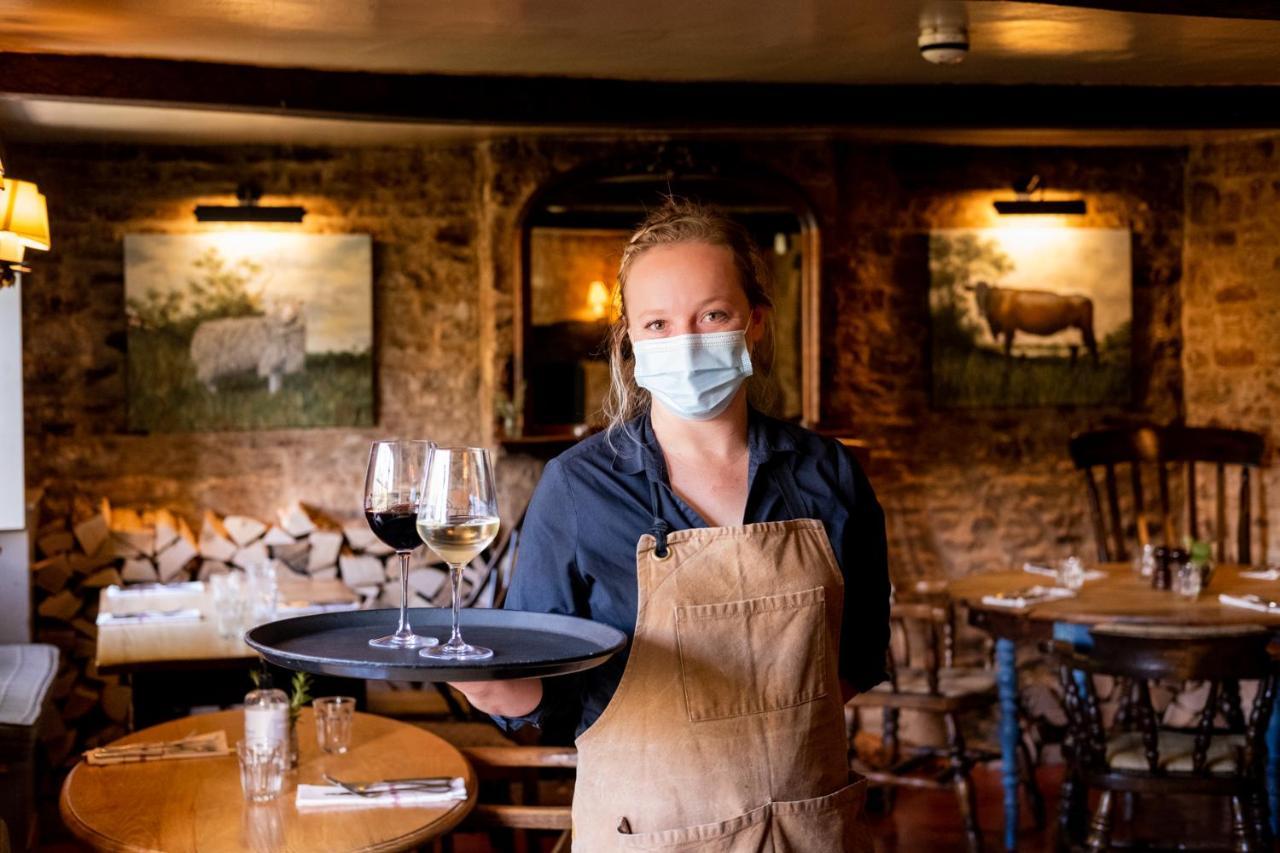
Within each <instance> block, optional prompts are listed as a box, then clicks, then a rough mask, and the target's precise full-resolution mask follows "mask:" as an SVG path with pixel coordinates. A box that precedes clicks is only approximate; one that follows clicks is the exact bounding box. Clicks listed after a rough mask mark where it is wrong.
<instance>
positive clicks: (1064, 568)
mask: <svg viewBox="0 0 1280 853" xmlns="http://www.w3.org/2000/svg"><path fill="white" fill-rule="evenodd" d="M1058 586H1065V587H1066V588H1067V589H1079V588H1080V587H1082V586H1084V563H1083V562H1082V561H1081V560H1080V558H1079V557H1067V558H1066V559H1065V560H1063V561H1062V562H1060V563H1058Z"/></svg>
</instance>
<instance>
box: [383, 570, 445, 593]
mask: <svg viewBox="0 0 1280 853" xmlns="http://www.w3.org/2000/svg"><path fill="white" fill-rule="evenodd" d="M396 574H397V580H398V579H399V577H398V576H399V572H398V571H397V573H396ZM448 581H449V574H448V572H442V571H440V570H439V569H435V568H429V569H410V570H409V589H411V590H413V591H414V592H416V593H418V594H419V595H422V596H424V597H426V598H428V599H430V598H433V597H434V596H435V594H436V593H437V592H439V591H440V590H441V588H442V587H443V586H444V585H445V584H446V583H448Z"/></svg>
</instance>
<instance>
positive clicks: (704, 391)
mask: <svg viewBox="0 0 1280 853" xmlns="http://www.w3.org/2000/svg"><path fill="white" fill-rule="evenodd" d="M631 349H632V351H633V352H634V353H635V356H636V384H637V385H639V386H640V387H641V388H644V389H645V390H647V391H648V392H649V393H650V394H652V395H653V396H654V398H655V399H657V400H659V401H661V402H662V405H664V406H666V407H667V408H668V409H670V410H671V412H672V413H674V414H676V415H678V416H679V417H682V418H684V419H685V420H690V421H705V420H710V419H711V418H714V417H715V416H716V415H718V414H720V413H721V412H723V411H724V410H725V409H727V408H729V404H730V403H731V402H733V395H734V394H736V393H737V391H738V389H739V388H740V387H742V383H743V382H745V381H746V379H747V377H748V376H750V375H751V374H752V372H753V371H752V368H751V354H750V353H749V352H747V333H746V331H745V330H740V331H736V332H713V333H710V334H703V335H679V336H677V337H674V338H655V339H653V340H648V341H633V342H632V344H631Z"/></svg>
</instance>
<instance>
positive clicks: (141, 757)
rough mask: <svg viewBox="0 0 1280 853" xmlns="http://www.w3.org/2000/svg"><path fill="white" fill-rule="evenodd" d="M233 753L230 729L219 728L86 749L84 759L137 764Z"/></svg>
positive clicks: (91, 762)
mask: <svg viewBox="0 0 1280 853" xmlns="http://www.w3.org/2000/svg"><path fill="white" fill-rule="evenodd" d="M230 754H231V750H230V749H229V748H228V747H227V733H226V732H223V731H217V732H209V733H208V734H204V735H188V736H187V737H184V738H180V739H179V740H170V741H158V742H154V743H126V744H120V745H119V746H102V747H98V748H97V749H91V750H89V751H88V752H86V753H85V754H84V760H85V761H86V762H87V763H89V764H92V765H94V766H101V765H106V764H136V763H137V762H140V761H169V760H172V759H178V758H217V757H218V756H222V755H230Z"/></svg>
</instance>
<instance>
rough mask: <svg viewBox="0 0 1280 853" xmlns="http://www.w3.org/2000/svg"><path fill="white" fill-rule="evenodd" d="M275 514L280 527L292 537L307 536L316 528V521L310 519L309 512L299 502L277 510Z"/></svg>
mask: <svg viewBox="0 0 1280 853" xmlns="http://www.w3.org/2000/svg"><path fill="white" fill-rule="evenodd" d="M276 516H277V517H278V518H279V520H280V527H281V529H283V530H284V532H285V533H288V534H289V535H290V536H293V537H297V538H301V537H303V536H307V535H308V534H310V533H312V532H313V531H314V530H315V529H316V523H315V522H314V521H312V520H311V515H310V513H308V512H307V511H306V509H305V508H303V506H302V504H300V503H294V504H292V505H291V506H289V507H288V508H286V509H282V510H278V511H277V512H276Z"/></svg>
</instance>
